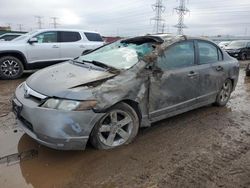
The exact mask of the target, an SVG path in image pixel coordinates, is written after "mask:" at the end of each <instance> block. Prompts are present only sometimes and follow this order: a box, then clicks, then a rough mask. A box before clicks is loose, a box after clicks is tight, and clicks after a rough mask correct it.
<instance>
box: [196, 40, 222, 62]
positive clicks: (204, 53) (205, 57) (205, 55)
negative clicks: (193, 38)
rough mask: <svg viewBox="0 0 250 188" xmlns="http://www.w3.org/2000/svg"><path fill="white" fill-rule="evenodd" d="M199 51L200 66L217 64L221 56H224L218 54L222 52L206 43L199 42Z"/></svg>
mask: <svg viewBox="0 0 250 188" xmlns="http://www.w3.org/2000/svg"><path fill="white" fill-rule="evenodd" d="M198 49H199V54H200V64H207V63H215V62H217V61H218V60H219V57H220V55H221V56H222V54H218V52H220V51H219V50H218V48H217V47H216V46H214V45H213V44H210V43H208V42H205V41H198ZM221 58H222V57H221Z"/></svg>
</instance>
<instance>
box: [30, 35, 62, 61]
mask: <svg viewBox="0 0 250 188" xmlns="http://www.w3.org/2000/svg"><path fill="white" fill-rule="evenodd" d="M34 37H36V38H37V40H38V42H37V43H32V44H29V43H27V47H26V51H27V55H28V62H29V63H36V62H41V63H42V62H51V64H53V62H54V61H58V60H59V59H60V44H59V43H58V33H57V31H46V32H42V33H40V34H38V35H36V36H34Z"/></svg>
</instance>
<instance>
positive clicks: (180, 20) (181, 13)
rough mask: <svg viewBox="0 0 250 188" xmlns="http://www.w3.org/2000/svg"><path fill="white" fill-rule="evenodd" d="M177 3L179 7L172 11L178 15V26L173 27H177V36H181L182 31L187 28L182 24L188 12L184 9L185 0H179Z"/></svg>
mask: <svg viewBox="0 0 250 188" xmlns="http://www.w3.org/2000/svg"><path fill="white" fill-rule="evenodd" d="M179 2H180V4H179V6H178V7H176V8H174V10H175V11H176V12H177V14H178V15H179V18H178V24H177V25H175V27H177V33H178V34H179V35H183V29H184V28H187V26H186V25H185V24H184V16H185V15H186V14H187V13H188V12H190V11H189V9H187V7H186V0H179Z"/></svg>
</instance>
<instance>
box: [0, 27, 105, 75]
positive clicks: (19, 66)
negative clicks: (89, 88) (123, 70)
mask: <svg viewBox="0 0 250 188" xmlns="http://www.w3.org/2000/svg"><path fill="white" fill-rule="evenodd" d="M103 44H104V42H103V40H102V37H101V35H100V34H99V33H97V32H92V31H85V30H75V29H40V30H37V31H32V32H29V33H26V34H24V35H22V36H20V37H17V38H15V39H14V40H12V41H9V42H4V43H0V78H2V79H16V78H19V77H20V76H21V75H22V74H23V71H24V70H32V69H40V68H44V67H47V66H49V65H53V64H56V63H59V62H63V61H66V60H69V59H73V58H76V57H78V56H80V55H82V54H83V53H85V52H87V51H91V50H93V49H95V48H98V47H100V46H102V45H103Z"/></svg>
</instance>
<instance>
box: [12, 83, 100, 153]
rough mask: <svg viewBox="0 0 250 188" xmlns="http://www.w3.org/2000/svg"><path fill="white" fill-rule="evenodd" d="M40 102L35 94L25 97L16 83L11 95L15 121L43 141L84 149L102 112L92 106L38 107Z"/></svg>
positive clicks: (64, 147) (46, 144)
mask: <svg viewBox="0 0 250 188" xmlns="http://www.w3.org/2000/svg"><path fill="white" fill-rule="evenodd" d="M40 103H41V101H39V100H38V99H36V98H32V97H29V98H25V97H24V89H23V85H22V84H21V85H20V86H18V88H17V89H16V92H15V97H14V99H13V109H14V112H15V113H16V115H17V119H18V121H17V122H18V125H19V126H20V127H22V129H23V130H24V131H25V132H26V133H27V134H28V135H29V136H30V137H32V138H33V139H35V140H36V141H37V142H39V143H41V144H42V145H45V146H48V147H50V148H54V149H60V150H84V149H85V147H86V144H87V142H88V138H89V135H90V133H91V131H92V129H93V127H94V125H95V124H96V122H97V121H98V120H99V118H101V116H102V115H103V114H102V113H95V112H93V111H92V110H87V111H83V112H76V111H60V110H54V109H47V108H41V107H39V104H40Z"/></svg>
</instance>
